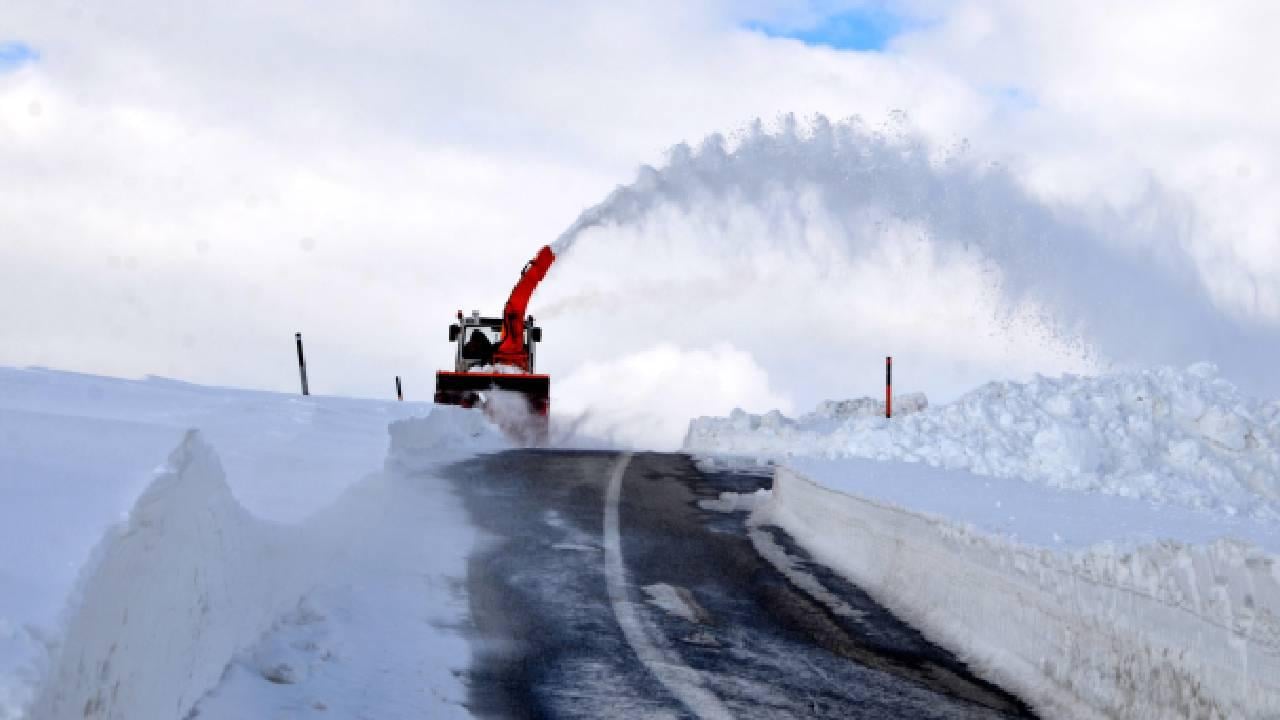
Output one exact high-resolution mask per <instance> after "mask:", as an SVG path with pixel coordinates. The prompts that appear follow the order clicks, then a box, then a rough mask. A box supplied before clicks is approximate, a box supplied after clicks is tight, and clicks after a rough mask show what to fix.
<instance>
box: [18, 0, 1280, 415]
mask: <svg viewBox="0 0 1280 720" xmlns="http://www.w3.org/2000/svg"><path fill="white" fill-rule="evenodd" d="M1276 28H1280V5H1277V4H1276V3H1270V2H1256V3H1239V2H1216V3H1206V2H1163V3H1151V2H1145V1H1143V2H1123V1H1108V2H1083V3H1082V2H1060V3H1051V2H1034V3H1028V2H1022V1H1020V0H1007V1H1002V0H958V1H956V2H942V1H939V2H929V1H926V0H919V1H909V2H884V3H880V2H870V3H859V2H836V1H832V2H816V1H815V2H797V3H782V2H771V1H769V0H753V1H751V2H728V1H727V0H725V1H714V0H710V1H705V2H696V1H687V2H684V1H682V2H654V1H652V0H647V1H645V2H628V1H625V0H622V1H617V2H607V3H595V2H593V3H586V2H581V3H580V2H559V3H543V2H539V3H534V2H528V3H521V2H496V3H486V2H478V3H473V2H434V1H430V0H429V1H424V2H362V3H335V2H324V1H321V2H316V1H308V2H302V1H301V0H298V1H296V2H295V1H289V0H285V1H276V2H259V1H258V0H228V1H226V2H221V3H214V4H209V3H189V2H136V1H128V0H125V1H122V2H116V3H111V4H110V5H109V6H107V5H101V4H93V3H83V2H79V1H76V2H69V1H64V0H12V1H11V2H8V3H6V7H5V12H4V24H3V27H0V363H3V364H6V365H16V366H25V365H43V366H50V367H56V368H65V369H72V370H79V371H86V372H95V373H104V374H112V375H121V376H128V377H137V376H142V375H145V374H158V375H166V376H171V377H178V378H182V379H188V380H192V381H197V382H203V383H211V384H225V385H236V386H247V387H257V388H267V389H277V390H290V389H292V388H293V387H294V386H295V383H296V372H295V369H294V366H293V364H292V363H293V359H292V352H293V348H292V337H293V333H294V332H295V331H302V332H304V333H305V335H306V338H307V341H308V349H309V355H310V362H311V371H312V387H313V389H314V390H315V391H317V392H323V393H331V394H352V395H364V396H389V395H390V394H391V392H392V388H393V386H392V377H393V376H394V375H396V374H399V375H403V376H405V378H406V385H407V391H408V393H409V394H410V395H411V396H413V397H417V398H424V397H426V396H427V395H428V394H429V390H430V388H429V385H430V384H431V382H432V377H431V373H432V372H433V371H434V370H435V369H438V368H439V367H443V366H445V365H446V364H447V363H448V362H449V361H450V348H449V346H448V345H447V344H445V343H444V337H445V326H446V325H447V324H448V322H449V319H450V316H451V315H452V313H453V312H454V311H455V310H457V309H459V308H461V309H466V310H470V309H472V308H476V309H482V310H485V311H487V312H496V311H497V310H498V308H499V307H500V306H501V302H502V300H503V299H504V298H505V296H506V293H507V291H508V290H509V288H510V286H511V285H512V283H513V282H514V280H515V278H516V274H517V272H518V270H519V268H520V267H521V266H522V265H523V263H524V262H525V261H526V260H527V259H528V258H529V257H531V256H532V255H533V253H534V252H535V251H536V249H537V248H538V247H539V246H541V245H542V244H545V243H548V242H550V241H552V240H553V239H554V238H555V237H556V236H557V235H558V234H559V233H560V232H561V231H562V230H564V229H565V227H567V226H568V225H569V224H570V223H571V222H572V221H573V220H574V219H575V218H576V217H577V215H578V213H579V212H581V211H582V210H583V209H584V208H586V207H588V206H591V205H594V204H596V203H598V202H600V201H601V200H602V199H603V198H604V197H605V196H606V195H607V194H608V193H609V192H610V191H611V190H612V189H613V188H614V187H615V186H617V185H619V184H624V183H629V182H631V181H632V180H633V179H634V178H635V177H636V170H637V168H638V167H639V166H641V165H642V164H651V165H655V166H661V165H662V164H663V163H664V162H665V161H666V158H667V151H668V149H669V148H670V147H671V146H673V145H675V144H676V143H680V142H688V143H690V144H695V145H696V144H697V143H699V142H700V141H701V140H702V138H703V137H705V136H706V135H708V134H710V133H715V132H721V133H725V134H727V135H730V137H732V135H733V133H735V132H738V131H741V130H742V129H743V128H746V127H748V126H749V125H750V124H751V123H752V121H753V120H755V119H757V118H761V119H763V120H765V121H766V123H772V122H775V121H776V120H777V118H779V116H780V115H782V114H784V113H794V114H796V115H797V116H800V117H802V118H805V117H809V116H811V115H813V114H815V113H821V114H823V115H825V116H827V117H829V118H832V119H834V120H839V119H843V118H848V117H850V116H854V115H858V116H861V117H863V118H865V119H866V121H867V122H869V123H871V124H876V123H882V122H885V121H886V119H893V118H899V117H900V116H905V118H906V120H905V122H906V123H908V124H909V125H910V127H912V128H914V129H915V130H916V131H918V132H919V133H921V134H922V136H923V137H925V138H927V139H928V140H929V141H930V142H933V143H936V144H937V146H938V147H952V146H955V145H956V144H958V143H961V142H965V143H967V146H968V148H969V150H968V152H969V153H970V154H971V155H973V156H976V157H979V158H982V159H984V161H986V160H990V161H991V162H998V163H1000V164H1001V165H1002V166H1003V167H1007V168H1009V169H1010V170H1011V172H1013V174H1014V175H1015V176H1016V177H1017V179H1018V181H1019V182H1020V183H1022V184H1023V185H1024V186H1025V187H1026V188H1027V190H1028V192H1030V193H1032V194H1034V195H1035V196H1036V197H1039V198H1041V199H1043V200H1044V202H1045V203H1046V204H1047V205H1051V206H1053V207H1059V208H1061V207H1065V208H1078V209H1079V212H1080V213H1081V214H1088V213H1096V212H1098V211H1099V210H1100V209H1101V208H1111V209H1117V208H1119V209H1124V208H1132V207H1135V206H1137V205H1140V204H1141V203H1143V202H1145V201H1147V200H1149V198H1150V197H1151V195H1152V193H1153V192H1154V193H1158V194H1159V195H1160V196H1161V197H1162V198H1163V200H1162V203H1163V206H1164V207H1166V208H1168V207H1170V206H1172V207H1174V208H1175V209H1176V213H1175V214H1177V215H1178V217H1180V218H1182V231H1181V232H1178V233H1176V234H1170V235H1168V236H1160V237H1157V238H1155V239H1152V237H1147V236H1144V237H1143V239H1141V240H1137V239H1133V238H1118V239H1117V242H1119V243H1121V244H1123V243H1125V242H1132V243H1137V242H1141V243H1147V244H1152V243H1154V244H1157V245H1159V244H1160V243H1166V244H1167V245H1168V248H1169V251H1170V252H1171V253H1172V252H1173V251H1174V250H1177V252H1179V253H1184V254H1185V255H1186V256H1188V257H1190V258H1192V259H1193V263H1194V268H1195V274H1196V277H1197V279H1198V282H1199V283H1200V284H1201V286H1202V288H1203V290H1204V292H1205V293H1207V295H1208V297H1210V298H1211V299H1212V301H1213V302H1214V303H1215V304H1216V305H1217V306H1218V307H1220V308H1221V309H1222V310H1223V311H1224V312H1226V313H1229V314H1232V315H1233V316H1236V317H1239V318H1244V319H1245V320H1246V321H1247V322H1250V323H1255V324H1259V325H1260V326H1264V327H1270V328H1275V327H1277V324H1278V323H1280V175H1278V174H1277V172H1278V170H1277V168H1278V165H1277V162H1278V161H1280V94H1277V93H1276V92H1275V91H1274V82H1275V80H1274V68H1275V67H1277V66H1278V65H1280V46H1278V45H1277V44H1276V43H1275V41H1274V34H1275V30H1276ZM899 121H900V120H899ZM619 263H620V266H619V267H617V268H616V270H617V272H618V273H619V274H620V275H621V274H625V272H626V268H625V265H626V261H625V259H620V260H619ZM555 277H556V276H555V275H554V274H553V275H552V276H551V277H550V278H549V279H548V282H553V281H554V279H555ZM562 290H563V288H562ZM561 295H562V296H563V295H565V293H564V292H561ZM792 301H793V302H795V303H796V304H797V307H802V306H803V305H804V300H803V298H792ZM532 309H533V310H534V311H535V312H537V311H538V308H537V300H536V298H535V302H534V307H533V308H532ZM674 320H675V321H677V322H678V318H675V319H674ZM557 323H558V324H556V325H549V326H548V334H547V338H548V340H547V345H546V347H545V348H544V351H543V358H544V360H545V361H546V362H548V363H550V365H551V367H552V368H554V369H555V370H557V372H558V373H559V376H558V377H559V378H560V379H563V381H564V383H565V384H564V385H563V387H565V388H567V391H568V392H570V394H571V395H572V397H568V398H566V400H568V401H569V405H570V406H573V407H585V406H589V405H591V397H592V396H594V395H599V394H601V393H604V392H606V390H605V389H604V388H605V387H606V386H607V385H608V384H609V381H608V373H609V372H613V371H621V370H626V369H629V370H628V371H629V372H633V373H636V372H643V370H640V369H637V368H641V367H655V366H661V367H664V368H668V370H664V371H663V372H671V371H672V370H670V368H680V367H684V368H703V370H700V371H698V372H702V373H704V375H700V376H697V377H695V378H694V379H693V380H690V379H689V378H688V377H686V378H685V379H684V381H685V382H686V383H691V384H692V386H693V389H691V390H689V392H691V393H693V394H697V395H699V399H698V400H697V401H687V400H686V401H682V402H680V403H676V405H678V407H676V408H675V409H673V410H671V412H673V413H676V414H684V415H688V414H695V413H699V412H704V411H705V412H724V411H725V410H727V409H728V408H729V407H732V406H733V405H735V404H745V405H748V406H751V405H756V406H759V407H760V409H763V408H764V407H766V406H778V405H781V406H784V407H788V409H803V408H795V407H790V406H791V405H793V404H795V403H800V404H804V403H806V402H808V401H809V400H810V399H811V398H810V397H809V395H811V394H813V393H809V392H801V391H800V390H799V389H798V387H797V386H796V385H795V383H796V381H795V380H793V379H787V378H779V377H774V376H772V375H776V373H773V374H772V375H771V374H770V372H769V368H768V366H767V363H766V367H765V368H763V369H762V368H761V367H760V365H759V363H758V362H757V359H756V358H753V357H752V354H751V351H750V350H749V348H747V347H746V344H745V343H742V342H735V340H734V332H733V331H725V332H720V331H721V330H725V328H723V327H721V328H717V329H716V330H714V331H711V332H710V333H708V335H707V336H706V337H707V341H706V342H703V343H699V342H694V341H686V342H683V343H677V344H675V345H671V344H670V343H665V344H664V338H663V337H661V332H660V330H657V329H654V328H647V329H645V332H650V333H651V334H652V335H653V337H652V338H647V339H645V340H644V341H643V342H637V343H635V348H631V349H630V351H632V352H631V354H629V355H627V356H625V357H621V356H620V357H617V358H615V359H614V360H613V361H612V362H614V363H615V365H612V366H608V367H606V366H604V365H601V364H600V363H601V362H604V361H603V360H602V359H600V358H598V357H596V358H594V359H593V364H591V365H590V366H585V365H582V364H581V363H579V362H578V358H577V357H576V351H575V350H574V348H577V347H581V345H573V344H569V343H565V344H562V345H561V346H560V348H559V349H558V348H557V346H556V344H555V342H554V339H555V338H557V337H563V336H564V335H566V334H570V333H572V334H574V335H575V336H579V337H581V335H582V334H583V333H584V332H589V329H587V328H582V327H579V326H575V325H574V319H573V315H572V313H569V314H566V315H563V316H561V317H559V318H558V319H557ZM558 352H559V354H558V355H557V353H558ZM875 352H880V354H884V353H883V352H881V351H879V350H876V351H875ZM597 355H598V353H597ZM725 368H729V370H726V369H725ZM734 368H736V369H734ZM1022 369H1025V368H1019V370H1022ZM1049 369H1050V370H1053V369H1059V368H1049ZM968 372H969V374H968V375H965V376H964V378H965V380H966V381H967V380H968V379H975V380H976V379H977V378H980V377H983V375H982V373H988V374H991V370H990V368H985V367H984V368H980V369H977V370H975V369H973V368H970V369H969V371H968ZM704 376H705V377H707V378H713V379H715V380H714V381H713V382H710V386H708V384H707V383H704V382H702V380H701V379H699V378H702V377H704ZM725 378H727V379H725ZM957 382H959V381H957ZM717 383H718V384H717ZM867 390H868V391H870V390H872V388H867ZM682 392H683V391H682ZM814 392H817V391H814ZM818 394H819V395H820V394H821V393H818ZM637 402H638V401H637Z"/></svg>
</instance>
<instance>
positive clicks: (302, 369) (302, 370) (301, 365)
mask: <svg viewBox="0 0 1280 720" xmlns="http://www.w3.org/2000/svg"><path fill="white" fill-rule="evenodd" d="M293 339H294V340H297V341H298V374H299V375H301V376H302V394H303V395H310V394H311V391H310V390H308V389H307V359H306V357H305V356H303V354H302V333H294V334H293Z"/></svg>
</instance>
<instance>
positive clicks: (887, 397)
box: [884, 356, 893, 418]
mask: <svg viewBox="0 0 1280 720" xmlns="http://www.w3.org/2000/svg"><path fill="white" fill-rule="evenodd" d="M884 416H885V417H886V418H891V417H893V356H889V357H886V358H885V359H884Z"/></svg>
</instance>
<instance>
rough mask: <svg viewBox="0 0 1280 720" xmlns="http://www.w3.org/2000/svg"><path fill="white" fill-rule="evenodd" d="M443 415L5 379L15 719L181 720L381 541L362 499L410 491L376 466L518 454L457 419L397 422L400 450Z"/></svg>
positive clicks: (3, 684)
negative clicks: (287, 616) (356, 494)
mask: <svg viewBox="0 0 1280 720" xmlns="http://www.w3.org/2000/svg"><path fill="white" fill-rule="evenodd" d="M427 412H431V411H430V406H428V405H423V404H420V403H397V402H386V401H367V400H353V399H345V398H325V397H314V396H313V397H309V398H301V397H297V396H292V395H281V394H274V393H265V392H253V391H243V390H234V389H226V388H209V387H200V386H196V385H190V384H187V383H181V382H176V381H171V380H162V379H158V378H149V379H147V380H143V381H132V380H118V379H113V378H102V377H94V376H88V375H79V374H75V373H64V372H56V371H49V370H38V369H37V370H15V369H8V368H0V498H2V500H0V720H16V719H17V718H23V717H31V718H41V719H42V720H43V718H56V717H61V716H64V715H65V716H70V715H71V714H73V713H74V715H75V716H76V717H85V716H88V717H130V718H134V717H182V716H183V715H184V713H185V711H180V709H181V708H188V709H189V708H190V707H192V703H194V702H196V701H197V700H198V699H199V697H200V694H201V693H203V692H205V691H207V690H208V689H209V688H210V687H212V686H213V684H215V683H216V682H217V681H218V679H219V677H220V674H221V673H222V672H223V670H224V669H225V668H226V667H227V663H228V661H229V660H230V659H231V656H232V654H233V653H235V652H236V651H238V650H240V649H243V647H244V646H245V644H246V643H251V642H252V641H254V640H256V639H257V637H258V636H259V635H260V634H261V633H262V632H263V631H264V630H265V629H266V628H267V627H269V626H270V625H271V624H272V623H273V622H275V621H276V620H277V619H278V618H279V616H280V615H281V614H282V613H283V612H285V611H289V610H291V609H292V608H293V607H294V603H296V602H297V600H298V597H299V595H300V594H301V593H303V592H304V591H305V590H306V588H307V587H308V586H309V583H312V582H314V581H315V578H316V575H317V574H318V573H319V570H317V569H316V568H319V567H324V568H331V567H332V563H331V561H332V560H333V557H334V553H335V552H337V551H338V550H335V549H334V548H335V546H340V545H351V544H352V543H353V542H355V541H356V540H358V539H360V538H367V537H369V536H371V535H375V534H377V533H373V532H372V531H370V530H369V526H373V525H376V523H377V522H379V520H378V519H376V518H374V517H373V514H374V511H372V510H370V511H368V512H364V511H359V508H357V505H359V503H356V501H354V500H352V499H351V497H352V496H351V493H352V491H353V489H354V488H355V487H357V486H361V487H363V488H364V489H363V490H362V491H361V492H362V493H365V494H369V493H373V494H375V495H378V496H379V497H383V496H388V497H390V495H389V494H388V493H390V491H389V490H386V488H387V487H390V486H392V485H394V483H392V482H391V481H389V480H386V479H385V478H383V480H381V481H379V482H380V483H381V484H379V483H375V482H373V481H372V480H370V478H369V476H370V473H374V474H375V475H377V473H376V471H377V470H378V468H379V467H381V466H383V465H384V464H386V465H396V464H397V463H398V465H397V467H407V468H411V469H414V470H415V471H417V470H420V469H421V468H422V467H424V466H425V465H424V464H425V463H428V462H434V463H439V462H442V461H446V460H447V459H449V458H453V459H456V458H458V457H460V456H461V455H465V454H467V453H470V452H476V451H479V450H485V449H493V448H496V447H501V445H500V443H501V439H500V438H499V437H498V435H497V433H496V431H494V430H493V429H492V427H490V426H489V425H488V424H487V423H486V422H485V421H484V418H483V416H482V415H481V414H480V413H475V412H467V411H462V410H459V409H455V408H448V409H445V410H443V411H442V412H440V413H439V414H436V413H434V412H433V413H432V414H431V416H430V417H428V418H425V419H421V420H410V421H407V422H403V423H395V425H394V427H392V428H391V436H390V437H391V441H392V442H391V444H392V446H393V449H394V451H393V452H392V453H390V454H389V453H388V437H389V435H388V423H391V422H392V421H394V420H397V419H398V418H408V417H409V416H411V415H413V414H414V413H427ZM193 427H197V428H200V432H199V433H198V434H196V435H193V434H191V433H190V431H189V429H190V428H193ZM211 445H212V446H214V447H217V448H218V452H217V456H216V457H215V455H214V453H213V451H212V450H211V449H210V446H211ZM175 447H177V449H176V450H175V449H174V448H175ZM167 455H168V456H170V460H169V462H168V463H167V464H162V465H161V467H160V468H159V469H158V470H157V463H159V462H160V461H162V460H163V459H164V458H165V457H166V456H167ZM224 467H225V468H226V472H225V474H224V472H223V468H224ZM377 476H378V477H381V475H377ZM377 488H383V490H377ZM379 493H381V494H379ZM416 497H417V496H411V498H410V499H412V498H416ZM372 502H373V501H368V502H365V503H364V504H363V505H360V507H364V506H365V505H369V504H370V503H372ZM406 502H407V501H406ZM429 502H431V504H432V507H443V504H442V501H439V500H432V501H429ZM339 506H341V507H339ZM378 512H380V513H381V514H380V515H379V517H383V518H385V517H387V512H384V511H378ZM411 512H412V511H411V510H409V509H405V510H404V511H403V513H411ZM455 514H456V513H455ZM353 517H358V518H362V519H363V522H365V523H366V526H365V527H363V529H361V528H358V527H355V526H354V525H352V522H347V521H346V520H344V519H343V518H353ZM278 522H284V523H287V524H277V523H278ZM344 523H345V524H344ZM434 525H435V526H438V527H441V528H444V527H453V526H449V525H446V524H444V523H442V522H440V521H439V520H438V519H437V520H436V521H434ZM339 526H341V527H342V528H344V531H342V532H339V531H335V530H334V528H337V527H339ZM454 529H455V530H456V528H454ZM389 533H390V531H386V532H383V533H382V535H380V536H379V537H381V536H384V535H388V534H389ZM419 535H421V533H419ZM457 537H458V538H463V539H461V540H457V542H458V550H457V552H464V551H465V548H466V547H467V544H466V542H465V533H461V532H459V533H458V534H457ZM387 542H388V544H391V543H392V541H390V540H388V541H387ZM339 549H341V548H339ZM435 549H436V550H437V551H438V550H439V547H437V548H435ZM378 554H379V555H385V554H386V553H385V552H383V551H381V550H380V551H379V552H378ZM437 555H439V553H438V552H437ZM432 557H435V556H432ZM450 557H452V556H451V555H450ZM405 562H406V563H408V562H409V560H406V561H405ZM441 563H443V560H441V561H439V562H437V563H436V564H437V565H440V564H441ZM364 565H365V566H366V567H371V566H372V565H371V564H370V563H368V562H365V563H364ZM418 565H420V566H423V567H425V565H423V564H422V563H420V562H419V563H418ZM383 580H384V579H381V578H380V579H379V582H381V581H383ZM422 599H423V598H422V596H421V594H420V593H419V595H418V596H416V602H418V603H419V604H420V603H421V602H422ZM157 709H158V710H157ZM28 710H30V715H28V714H27V712H28ZM153 711H154V712H153ZM252 714H253V713H252V712H251V713H250V715H252Z"/></svg>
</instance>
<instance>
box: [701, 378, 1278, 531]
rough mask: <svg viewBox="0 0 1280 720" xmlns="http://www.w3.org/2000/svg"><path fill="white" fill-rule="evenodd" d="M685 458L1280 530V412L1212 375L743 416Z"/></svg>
mask: <svg viewBox="0 0 1280 720" xmlns="http://www.w3.org/2000/svg"><path fill="white" fill-rule="evenodd" d="M685 448H686V449H688V450H692V451H695V452H711V453H726V454H735V455H752V456H772V457H787V456H798V455H799V456H803V455H811V456H824V457H866V458H875V459H882V460H887V459H894V460H906V461H911V462H925V463H928V464H930V465H935V466H939V467H946V468H963V469H967V470H971V471H973V472H975V473H978V474H982V475H990V476H994V477H1014V478H1021V479H1024V480H1027V481H1030V482H1035V483H1039V484H1043V485H1047V486H1050V487H1059V488H1068V489H1073V490H1081V491H1097V492H1102V493H1106V494H1111V495H1119V496H1123V497H1136V498H1143V499H1146V500H1151V501H1156V502H1160V503H1169V504H1176V505H1181V506H1184V507H1193V508H1201V509H1206V510H1210V511H1213V512H1217V513H1221V514H1225V515H1234V514H1237V513H1244V514H1248V515H1251V516H1254V517H1259V518H1269V519H1280V504H1278V503H1277V501H1280V403H1277V402H1271V403H1262V402H1258V401H1255V400H1252V399H1249V398H1245V397H1243V396H1241V394H1240V393H1239V392H1238V391H1237V390H1236V388H1235V387H1234V386H1233V385H1231V384H1230V383H1228V382H1227V381H1225V380H1222V379H1220V378H1218V377H1217V375H1216V369H1215V368H1214V366H1212V365H1209V364H1198V365H1193V366H1191V367H1190V368H1188V369H1186V370H1176V369H1172V368H1161V369H1155V370H1146V371H1134V372H1127V373H1121V374H1116V375H1108V376H1102V377H1077V376H1072V375H1067V376H1064V377H1062V378H1045V377H1037V378H1035V379H1034V380H1032V381H1031V382H1028V383H1015V382H996V383H990V384H988V385H985V386H983V387H981V388H979V389H978V390H976V391H974V392H971V393H969V394H967V395H965V396H963V397H961V398H960V399H959V400H957V401H956V402H954V403H951V404H948V405H944V406H941V407H933V408H928V409H926V410H923V411H921V412H916V413H912V414H904V415H902V416H899V417H895V418H894V419H893V420H885V419H884V418H883V417H879V418H877V417H867V416H864V415H861V414H853V415H851V416H849V417H835V418H826V417H823V416H822V415H821V413H814V414H811V415H809V416H805V417H803V418H800V419H799V420H791V419H788V418H786V417H783V416H781V415H778V414H776V413H773V414H769V415H764V416H751V415H747V414H745V413H740V412H737V413H734V414H733V415H731V416H729V417H728V418H699V419H697V420H695V421H693V423H691V425H690V428H689V433H688V435H687V437H686V440H685Z"/></svg>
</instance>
